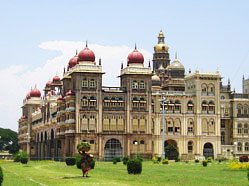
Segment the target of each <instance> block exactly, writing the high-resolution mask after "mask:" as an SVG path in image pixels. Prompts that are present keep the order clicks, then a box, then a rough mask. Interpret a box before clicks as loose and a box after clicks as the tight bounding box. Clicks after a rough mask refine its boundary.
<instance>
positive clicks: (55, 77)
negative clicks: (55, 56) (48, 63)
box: [53, 75, 61, 82]
mask: <svg viewBox="0 0 249 186" xmlns="http://www.w3.org/2000/svg"><path fill="white" fill-rule="evenodd" d="M60 80H61V79H60V77H59V76H57V75H56V76H54V77H53V82H57V81H60Z"/></svg>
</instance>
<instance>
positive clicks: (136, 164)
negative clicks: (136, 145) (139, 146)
mask: <svg viewBox="0 0 249 186" xmlns="http://www.w3.org/2000/svg"><path fill="white" fill-rule="evenodd" d="M127 171H128V174H141V172H142V162H141V161H140V160H138V159H134V160H128V162H127Z"/></svg>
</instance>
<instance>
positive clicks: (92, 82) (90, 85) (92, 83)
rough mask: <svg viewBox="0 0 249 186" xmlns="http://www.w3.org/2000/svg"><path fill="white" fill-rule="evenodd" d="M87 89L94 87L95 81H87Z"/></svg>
mask: <svg viewBox="0 0 249 186" xmlns="http://www.w3.org/2000/svg"><path fill="white" fill-rule="evenodd" d="M89 87H90V88H94V87H96V83H95V80H94V79H91V80H90V81H89Z"/></svg>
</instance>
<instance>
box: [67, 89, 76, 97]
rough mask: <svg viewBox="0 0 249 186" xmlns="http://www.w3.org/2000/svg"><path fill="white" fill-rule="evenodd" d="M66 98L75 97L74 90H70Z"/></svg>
mask: <svg viewBox="0 0 249 186" xmlns="http://www.w3.org/2000/svg"><path fill="white" fill-rule="evenodd" d="M66 96H74V93H73V91H72V90H68V91H67V93H66Z"/></svg>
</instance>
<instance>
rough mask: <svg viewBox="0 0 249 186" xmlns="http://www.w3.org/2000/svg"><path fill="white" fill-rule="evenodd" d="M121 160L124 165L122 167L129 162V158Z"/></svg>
mask: <svg viewBox="0 0 249 186" xmlns="http://www.w3.org/2000/svg"><path fill="white" fill-rule="evenodd" d="M122 160H123V164H124V165H126V164H127V162H128V160H129V158H128V157H123V159H122Z"/></svg>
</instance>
